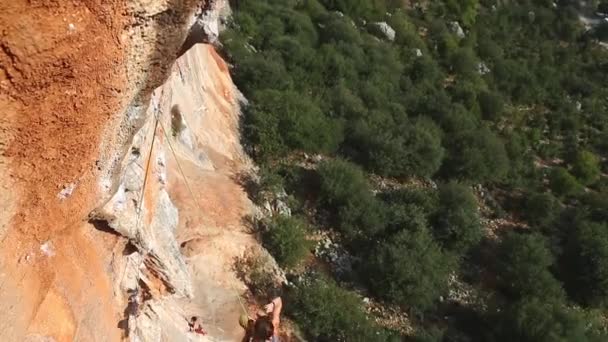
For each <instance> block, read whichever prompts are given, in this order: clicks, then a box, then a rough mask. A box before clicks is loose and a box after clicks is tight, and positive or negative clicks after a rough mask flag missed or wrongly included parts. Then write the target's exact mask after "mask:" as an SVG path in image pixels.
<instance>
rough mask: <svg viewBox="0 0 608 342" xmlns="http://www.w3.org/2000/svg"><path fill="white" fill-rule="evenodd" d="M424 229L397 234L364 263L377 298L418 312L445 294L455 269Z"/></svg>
mask: <svg viewBox="0 0 608 342" xmlns="http://www.w3.org/2000/svg"><path fill="white" fill-rule="evenodd" d="M424 228H425V229H418V230H416V231H406V230H403V231H401V232H399V233H397V234H396V235H395V236H394V237H392V238H390V239H389V240H388V241H386V242H383V243H380V244H378V245H377V246H376V247H375V248H374V249H373V250H372V251H371V253H370V254H369V256H367V257H366V258H365V262H364V263H365V265H364V272H365V275H366V277H367V279H368V281H369V284H370V287H371V288H372V290H373V291H374V292H375V293H376V294H377V295H378V296H380V297H383V298H386V299H388V300H390V301H392V302H394V303H398V304H399V305H402V306H405V307H409V308H413V309H415V310H417V311H419V312H422V311H425V310H428V309H430V308H432V307H433V306H434V305H435V304H436V303H437V301H438V299H439V296H441V295H443V294H444V293H445V292H446V291H447V278H448V275H449V273H450V271H451V270H452V268H453V266H454V260H453V259H452V258H451V257H450V256H449V255H447V254H444V253H443V252H442V251H441V248H440V247H439V245H437V244H436V243H435V241H433V238H432V236H431V234H430V233H429V231H428V229H426V227H424Z"/></svg>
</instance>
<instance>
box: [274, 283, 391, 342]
mask: <svg viewBox="0 0 608 342" xmlns="http://www.w3.org/2000/svg"><path fill="white" fill-rule="evenodd" d="M289 303H290V304H289V305H288V306H287V307H286V310H287V313H288V314H289V315H290V316H292V317H293V318H294V319H295V320H296V321H297V322H298V324H299V326H300V327H301V328H303V329H304V331H305V332H306V334H307V335H308V337H309V338H310V339H311V340H313V341H378V342H380V341H387V338H388V336H387V334H386V333H385V332H383V331H382V330H381V329H379V328H378V327H377V326H375V324H374V323H373V322H372V321H371V320H370V319H369V318H368V317H367V316H366V314H365V312H364V311H363V309H362V305H361V300H360V299H359V298H358V297H357V296H355V295H354V294H352V293H350V292H348V291H347V290H344V289H342V288H340V287H339V286H338V285H336V284H335V283H333V282H332V281H325V280H321V279H317V280H312V281H311V282H310V283H308V284H300V285H299V286H298V287H296V288H295V289H294V290H293V292H292V293H291V294H290V295H289Z"/></svg>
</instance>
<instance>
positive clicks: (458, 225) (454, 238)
mask: <svg viewBox="0 0 608 342" xmlns="http://www.w3.org/2000/svg"><path fill="white" fill-rule="evenodd" d="M434 222H435V224H434V227H433V228H434V229H433V233H434V235H435V238H436V239H437V240H438V241H440V242H441V243H442V245H443V246H444V247H445V248H447V249H449V250H451V251H454V252H456V253H463V254H464V253H466V252H467V251H468V250H469V249H470V248H471V247H472V246H473V245H475V244H476V243H478V242H479V240H480V239H481V237H482V230H481V223H480V221H479V214H478V212H477V202H476V200H475V196H474V195H473V193H472V192H471V189H470V188H469V187H467V186H465V185H462V184H458V183H455V182H451V183H447V184H444V185H442V186H441V188H440V189H439V206H438V209H437V213H436V215H435V218H434Z"/></svg>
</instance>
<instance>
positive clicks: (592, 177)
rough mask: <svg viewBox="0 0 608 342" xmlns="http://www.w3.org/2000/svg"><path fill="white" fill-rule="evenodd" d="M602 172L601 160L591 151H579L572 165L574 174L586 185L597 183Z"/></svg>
mask: <svg viewBox="0 0 608 342" xmlns="http://www.w3.org/2000/svg"><path fill="white" fill-rule="evenodd" d="M601 172H602V170H601V169H600V160H599V158H598V157H597V156H596V155H595V154H593V153H592V152H589V151H579V152H578V153H577V154H576V157H575V159H574V162H573V164H572V174H573V175H574V176H576V178H577V179H578V180H579V181H580V182H581V183H582V184H585V185H589V184H592V183H593V182H595V181H596V180H597V179H598V178H599V176H600V174H601Z"/></svg>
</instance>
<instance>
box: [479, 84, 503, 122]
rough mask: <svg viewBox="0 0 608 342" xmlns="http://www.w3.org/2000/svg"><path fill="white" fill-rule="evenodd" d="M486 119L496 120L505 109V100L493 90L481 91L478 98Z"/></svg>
mask: <svg viewBox="0 0 608 342" xmlns="http://www.w3.org/2000/svg"><path fill="white" fill-rule="evenodd" d="M477 99H478V100H479V107H480V108H481V114H482V115H483V117H484V119H486V120H491V121H496V120H498V119H500V117H501V116H502V113H503V110H504V102H503V100H502V98H501V97H500V95H498V94H497V93H493V92H487V91H484V92H481V93H480V94H479V96H478V98H477Z"/></svg>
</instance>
